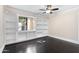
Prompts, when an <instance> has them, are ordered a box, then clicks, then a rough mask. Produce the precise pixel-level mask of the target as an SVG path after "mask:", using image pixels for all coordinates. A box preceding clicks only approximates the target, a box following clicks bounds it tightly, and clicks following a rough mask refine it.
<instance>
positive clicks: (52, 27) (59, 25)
mask: <svg viewBox="0 0 79 59" xmlns="http://www.w3.org/2000/svg"><path fill="white" fill-rule="evenodd" d="M78 10H79V9H78V8H72V9H68V10H65V11H60V12H57V13H54V14H53V15H52V16H50V19H49V23H48V24H49V26H48V28H49V31H48V32H49V36H53V37H59V38H64V39H66V40H74V41H77V40H78V23H77V21H78V14H77V13H78Z"/></svg>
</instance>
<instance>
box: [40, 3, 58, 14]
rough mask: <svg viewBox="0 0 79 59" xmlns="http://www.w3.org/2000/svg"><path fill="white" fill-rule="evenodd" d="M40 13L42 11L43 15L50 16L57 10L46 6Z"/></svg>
mask: <svg viewBox="0 0 79 59" xmlns="http://www.w3.org/2000/svg"><path fill="white" fill-rule="evenodd" d="M40 10H41V11H43V14H45V13H46V14H52V13H53V11H56V10H59V8H52V5H46V8H45V9H40Z"/></svg>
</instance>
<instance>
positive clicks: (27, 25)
mask: <svg viewBox="0 0 79 59" xmlns="http://www.w3.org/2000/svg"><path fill="white" fill-rule="evenodd" d="M18 18H19V21H18V31H35V29H36V21H35V18H34V17H25V16H18Z"/></svg>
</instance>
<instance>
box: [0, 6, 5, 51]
mask: <svg viewBox="0 0 79 59" xmlns="http://www.w3.org/2000/svg"><path fill="white" fill-rule="evenodd" d="M3 32H4V31H3V6H2V5H0V52H2V50H3V48H4V44H5V40H4V36H3Z"/></svg>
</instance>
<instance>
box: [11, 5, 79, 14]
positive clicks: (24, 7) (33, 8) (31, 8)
mask: <svg viewBox="0 0 79 59" xmlns="http://www.w3.org/2000/svg"><path fill="white" fill-rule="evenodd" d="M11 7H14V8H18V9H22V10H26V11H30V12H34V13H40V12H42V11H40V10H39V9H42V8H45V5H11ZM53 7H58V8H59V10H60V11H63V10H67V9H71V8H76V7H79V5H55V6H53Z"/></svg>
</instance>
